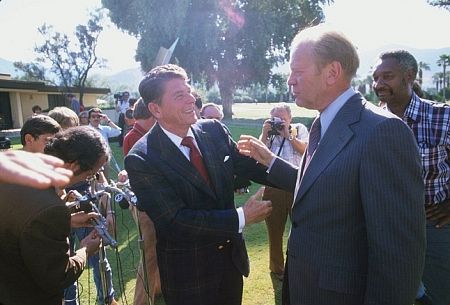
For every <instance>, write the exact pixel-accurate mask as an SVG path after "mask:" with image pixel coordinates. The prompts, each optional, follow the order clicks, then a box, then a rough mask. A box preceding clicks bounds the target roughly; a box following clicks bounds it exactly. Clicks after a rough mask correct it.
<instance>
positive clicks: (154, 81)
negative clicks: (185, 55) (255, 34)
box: [139, 64, 188, 105]
mask: <svg viewBox="0 0 450 305" xmlns="http://www.w3.org/2000/svg"><path fill="white" fill-rule="evenodd" d="M175 78H180V79H183V80H186V81H187V80H188V76H187V74H186V71H185V70H184V69H183V68H181V67H179V66H177V65H172V64H168V65H163V66H158V67H155V68H153V69H152V70H150V71H149V72H148V73H147V74H146V75H145V76H144V78H143V79H142V80H141V83H140V84H139V94H140V95H141V97H142V99H143V100H144V103H145V105H148V104H149V103H156V104H161V97H162V95H163V91H164V85H165V83H167V82H168V81H170V80H172V79H175Z"/></svg>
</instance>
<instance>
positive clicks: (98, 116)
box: [91, 114, 102, 119]
mask: <svg viewBox="0 0 450 305" xmlns="http://www.w3.org/2000/svg"><path fill="white" fill-rule="evenodd" d="M101 117H102V116H101V115H98V114H93V115H91V118H93V119H99V118H101Z"/></svg>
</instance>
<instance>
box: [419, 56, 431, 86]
mask: <svg viewBox="0 0 450 305" xmlns="http://www.w3.org/2000/svg"><path fill="white" fill-rule="evenodd" d="M418 68H419V71H418V74H419V79H418V80H417V81H418V82H419V85H420V86H422V83H423V71H424V70H425V71H430V65H429V64H427V63H425V62H423V61H419V64H418Z"/></svg>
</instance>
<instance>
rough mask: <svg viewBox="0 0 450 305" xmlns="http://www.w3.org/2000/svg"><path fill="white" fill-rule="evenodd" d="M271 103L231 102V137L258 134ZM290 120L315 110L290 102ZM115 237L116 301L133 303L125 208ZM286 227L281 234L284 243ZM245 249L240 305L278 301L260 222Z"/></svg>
mask: <svg viewBox="0 0 450 305" xmlns="http://www.w3.org/2000/svg"><path fill="white" fill-rule="evenodd" d="M274 105H275V104H261V103H259V104H235V105H233V112H234V118H235V119H234V120H232V121H225V122H224V123H225V124H226V125H227V126H228V127H229V129H230V131H231V133H232V135H233V137H234V139H235V140H236V139H239V136H240V135H241V134H250V135H253V136H256V137H258V136H259V134H260V132H261V127H262V122H263V121H264V120H265V119H267V118H268V117H269V113H270V109H271V108H272V107H273V106H274ZM291 109H292V116H293V122H302V123H303V124H305V125H307V126H310V124H311V122H312V120H313V117H314V116H315V115H316V112H315V111H309V110H305V109H300V108H298V107H297V106H296V105H295V104H291ZM12 144H13V148H15V149H18V148H20V147H21V145H20V139H18V138H14V139H12ZM110 144H111V145H110V146H111V149H112V152H113V154H114V157H115V159H116V160H117V163H118V164H119V166H120V167H121V168H123V154H122V150H121V148H120V147H119V146H118V144H117V143H110ZM111 177H112V178H116V177H117V173H116V172H115V171H113V170H111ZM259 187H260V185H257V184H255V183H253V184H252V185H251V186H250V193H249V194H244V195H236V196H235V202H236V205H237V206H242V205H243V204H244V203H245V202H246V200H248V198H249V197H250V196H251V195H252V194H254V193H255V192H256V191H257V189H258V188H259ZM116 216H117V234H118V235H117V237H116V240H117V241H118V242H119V247H118V249H117V250H114V251H113V250H112V249H109V248H108V249H107V257H108V259H109V262H110V264H111V267H112V270H113V281H114V289H115V291H116V298H117V299H118V301H119V303H120V304H133V297H134V287H135V282H136V266H137V265H138V262H139V251H138V247H137V229H136V225H135V223H134V221H133V220H132V217H131V215H130V212H129V211H128V210H121V209H120V208H118V209H117V211H116ZM288 227H289V226H287V228H286V231H285V236H284V239H285V241H284V245H285V246H286V239H287V234H288V231H289V228H288ZM244 236H245V240H246V243H247V250H248V254H249V257H250V275H249V277H248V278H245V279H244V292H243V304H244V305H266V304H277V305H279V304H281V282H280V281H279V280H277V279H276V278H272V277H271V276H270V272H269V252H268V249H269V245H268V240H267V230H266V225H265V223H264V222H262V223H259V224H254V225H251V226H248V227H246V228H245V229H244ZM79 289H80V304H83V305H84V304H96V289H95V284H94V281H93V276H92V270H90V269H86V270H85V271H84V272H83V274H82V275H81V277H80V279H79ZM155 304H156V305H164V304H165V303H164V300H163V299H162V297H159V298H157V300H156V302H155Z"/></svg>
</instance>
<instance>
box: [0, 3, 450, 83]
mask: <svg viewBox="0 0 450 305" xmlns="http://www.w3.org/2000/svg"><path fill="white" fill-rule="evenodd" d="M161 1H167V0H161ZM255 1H256V0H255ZM100 6H101V0H76V1H74V0H0V37H1V40H0V42H1V43H0V58H3V59H6V60H10V61H19V60H21V61H25V62H27V61H32V60H33V59H34V58H35V54H34V53H33V48H34V46H35V45H36V44H39V43H40V41H41V40H40V39H41V37H40V34H39V33H38V32H37V28H38V27H39V26H40V25H42V24H44V23H47V24H49V25H53V26H54V27H55V29H56V30H57V31H59V32H63V33H66V34H70V33H73V32H74V30H75V27H76V25H78V24H80V23H85V22H86V21H87V20H88V18H89V16H88V15H89V14H88V12H89V11H92V10H93V9H94V8H98V7H100ZM324 14H325V19H326V22H327V23H330V24H331V25H333V26H334V27H336V28H338V29H341V30H342V31H343V32H344V33H346V34H347V36H349V38H350V39H351V40H352V41H353V42H354V43H355V45H356V46H357V47H358V49H359V50H361V51H362V50H370V49H373V48H376V47H377V46H380V45H385V44H391V43H395V44H401V45H405V46H409V47H413V48H417V49H426V48H445V47H450V36H449V34H448V33H449V29H450V11H448V10H445V9H442V8H437V7H432V6H430V5H428V4H427V2H426V0H335V1H334V3H333V4H331V5H330V6H324ZM136 47H137V39H136V38H135V37H132V36H130V35H128V34H126V33H124V32H122V31H120V30H119V29H117V28H116V27H115V26H114V25H113V24H112V23H111V22H107V24H105V29H104V31H103V32H102V34H101V35H100V39H99V44H98V56H99V57H103V58H106V59H107V65H108V67H107V68H104V69H102V70H101V71H98V72H100V73H103V74H105V75H108V74H114V73H117V72H120V71H122V70H125V69H129V68H136V67H139V63H137V62H135V61H134V55H135V51H136Z"/></svg>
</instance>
